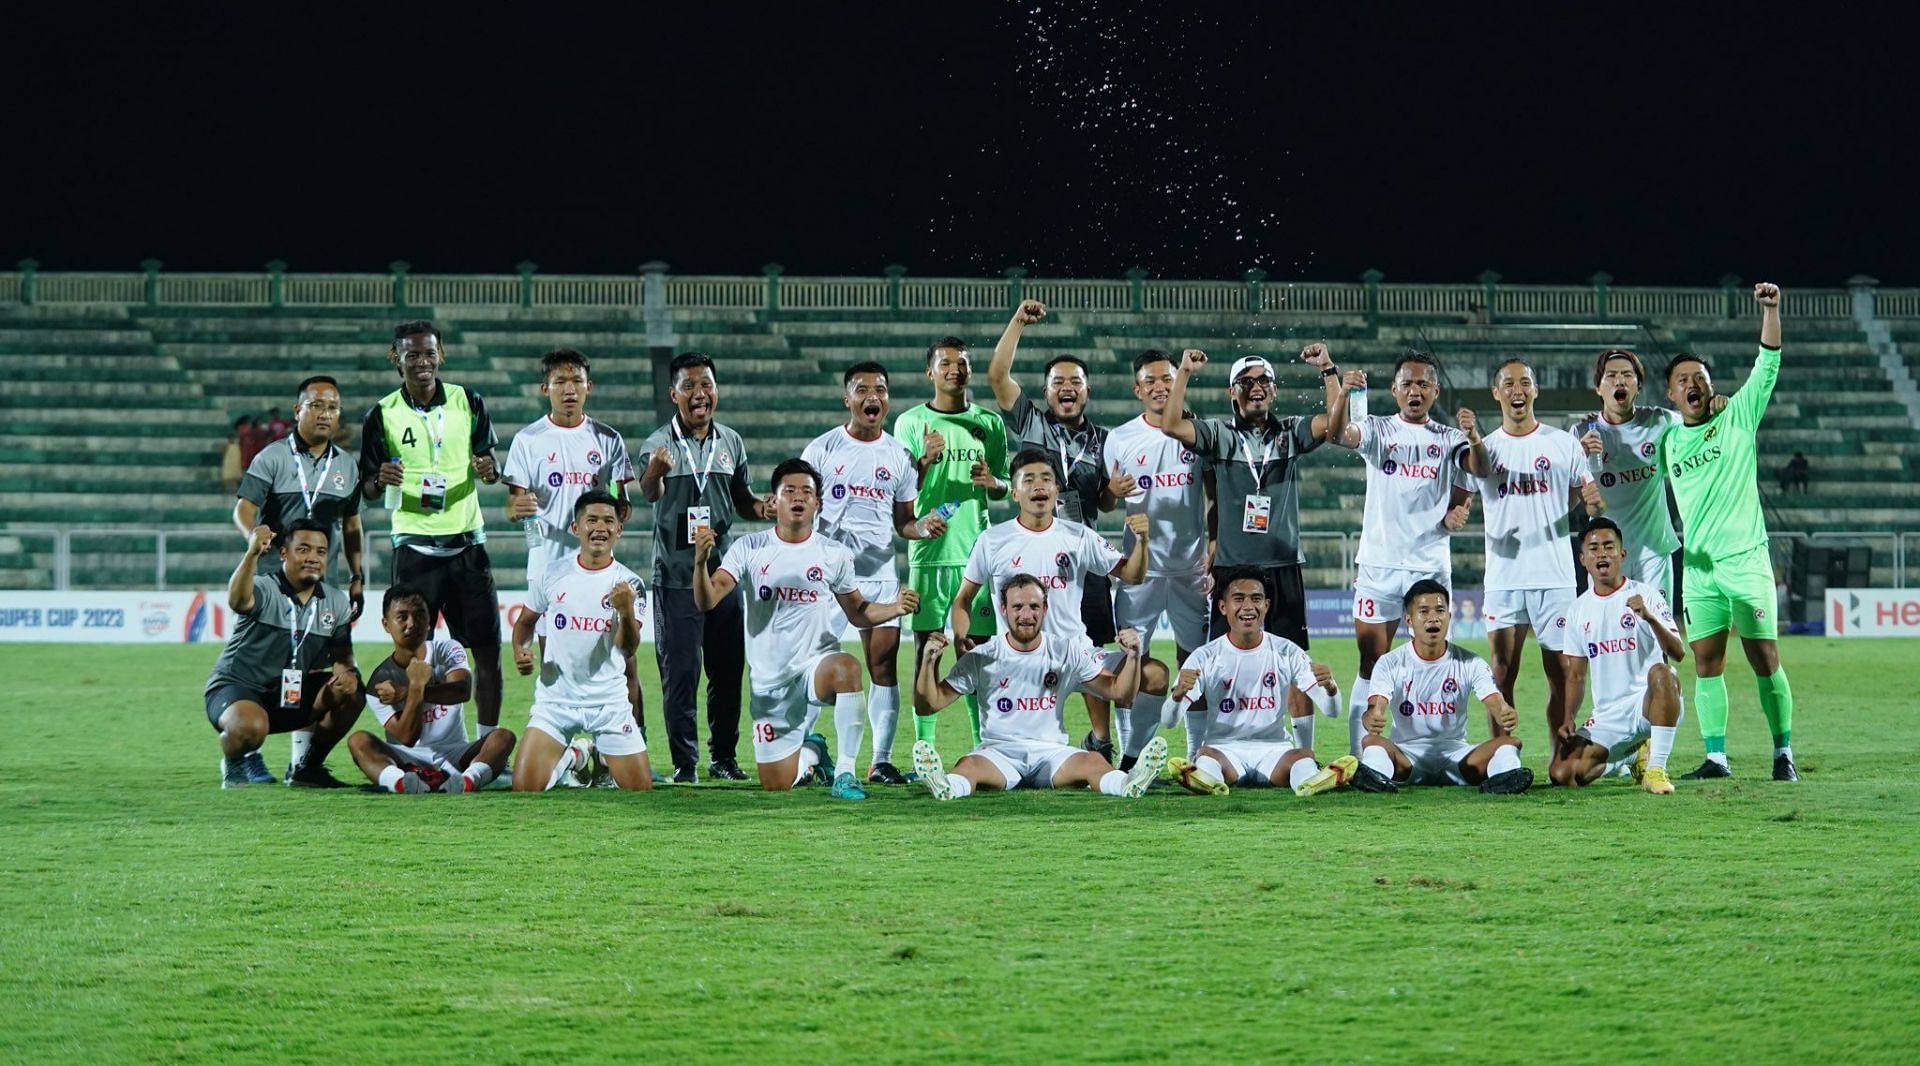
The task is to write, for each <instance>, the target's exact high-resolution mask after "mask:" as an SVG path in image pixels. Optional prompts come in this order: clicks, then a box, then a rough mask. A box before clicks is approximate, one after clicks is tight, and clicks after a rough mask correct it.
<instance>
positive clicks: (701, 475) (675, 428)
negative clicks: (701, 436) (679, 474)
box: [668, 418, 720, 496]
mask: <svg viewBox="0 0 1920 1066" xmlns="http://www.w3.org/2000/svg"><path fill="white" fill-rule="evenodd" d="M668 428H669V429H670V430H672V432H673V439H674V442H675V443H677V444H679V445H680V450H681V451H682V452H685V453H686V456H687V471H688V472H689V473H692V474H693V485H694V488H695V489H697V490H698V492H699V495H701V496H705V495H706V494H707V480H708V479H709V478H711V477H712V476H713V460H714V457H715V456H717V455H718V454H719V453H720V449H719V447H718V445H717V443H716V442H715V441H714V439H713V429H712V427H708V429H707V468H706V469H705V470H700V471H695V470H694V462H693V447H692V446H691V445H689V444H688V443H687V437H688V436H689V434H685V433H682V432H680V420H679V419H678V418H676V419H674V420H673V424H672V425H670V426H669V427H668Z"/></svg>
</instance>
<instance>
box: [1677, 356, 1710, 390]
mask: <svg viewBox="0 0 1920 1066" xmlns="http://www.w3.org/2000/svg"><path fill="white" fill-rule="evenodd" d="M1681 363H1699V364H1700V369H1702V370H1705V371H1706V372H1707V374H1708V376H1709V377H1711V376H1712V374H1713V364H1712V363H1709V362H1707V361H1706V360H1705V359H1702V358H1700V357H1699V356H1697V355H1695V354H1693V353H1692V352H1680V353H1679V354H1677V355H1675V356H1674V357H1673V358H1671V359H1669V360H1667V384H1669V385H1671V384H1673V372H1674V370H1675V368H1677V367H1678V366H1679V365H1680V364H1681Z"/></svg>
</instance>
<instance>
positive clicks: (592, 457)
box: [587, 451, 604, 466]
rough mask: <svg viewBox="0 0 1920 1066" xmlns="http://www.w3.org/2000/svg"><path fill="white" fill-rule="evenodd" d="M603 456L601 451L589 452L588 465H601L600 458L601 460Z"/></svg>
mask: <svg viewBox="0 0 1920 1066" xmlns="http://www.w3.org/2000/svg"><path fill="white" fill-rule="evenodd" d="M602 458H604V456H602V455H601V454H600V453H599V452H597V451H593V452H588V453H587V465H588V466H599V465H600V460H601V459H602Z"/></svg>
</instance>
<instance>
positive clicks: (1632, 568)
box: [1621, 548, 1673, 604]
mask: <svg viewBox="0 0 1920 1066" xmlns="http://www.w3.org/2000/svg"><path fill="white" fill-rule="evenodd" d="M1621 569H1622V570H1623V571H1625V572H1626V575H1627V576H1628V577H1630V578H1632V579H1634V580H1635V581H1644V582H1646V583H1647V584H1649V585H1652V586H1653V587H1654V588H1657V589H1659V590H1660V595H1662V596H1664V597H1666V600H1667V602H1668V603H1669V604H1671V603H1673V553H1672V552H1657V551H1651V550H1649V549H1646V548H1629V549H1627V564H1626V565H1625V566H1624V567H1621Z"/></svg>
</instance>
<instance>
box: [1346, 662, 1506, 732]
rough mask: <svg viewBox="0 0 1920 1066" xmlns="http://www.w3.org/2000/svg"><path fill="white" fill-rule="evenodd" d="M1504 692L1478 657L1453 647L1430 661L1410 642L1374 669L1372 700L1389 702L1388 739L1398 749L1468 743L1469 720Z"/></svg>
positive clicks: (1378, 663)
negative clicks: (1409, 744) (1403, 745)
mask: <svg viewBox="0 0 1920 1066" xmlns="http://www.w3.org/2000/svg"><path fill="white" fill-rule="evenodd" d="M1499 691H1500V686H1498V685H1496V684H1494V683H1493V671H1492V670H1491V669H1489V668H1488V667H1487V664H1486V662H1485V661H1484V660H1482V659H1481V658H1480V657H1479V656H1478V655H1475V654H1473V653H1472V652H1470V651H1468V650H1466V649H1465V648H1462V647H1460V646H1459V645H1456V644H1452V643H1449V644H1448V645H1447V652H1446V654H1445V655H1442V656H1440V658H1438V659H1436V660H1434V661H1432V662H1428V661H1427V660H1425V659H1422V658H1421V657H1420V653H1419V652H1417V651H1415V650H1414V647H1413V642H1412V641H1408V642H1406V643H1405V644H1402V645H1400V646H1399V647H1397V648H1395V649H1393V650H1392V651H1390V652H1388V653H1386V654H1385V655H1382V656H1381V657H1380V661H1379V662H1377V663H1375V664H1373V692H1372V693H1371V694H1370V696H1369V701H1371V696H1379V697H1382V698H1384V699H1385V700H1386V701H1387V718H1388V721H1389V723H1390V724H1389V725H1388V727H1387V736H1388V738H1389V739H1391V740H1392V741H1393V742H1394V743H1396V744H1399V743H1405V742H1407V741H1412V742H1415V743H1424V742H1426V741H1435V740H1439V741H1446V742H1448V743H1452V744H1464V743H1466V742H1467V715H1468V714H1469V713H1470V712H1472V711H1473V710H1474V709H1476V708H1482V704H1481V702H1480V701H1482V700H1484V699H1486V698H1487V697H1488V696H1491V695H1493V694H1494V693H1496V692H1499ZM1469 693H1471V694H1472V698H1471V699H1469V698H1468V694H1469Z"/></svg>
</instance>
